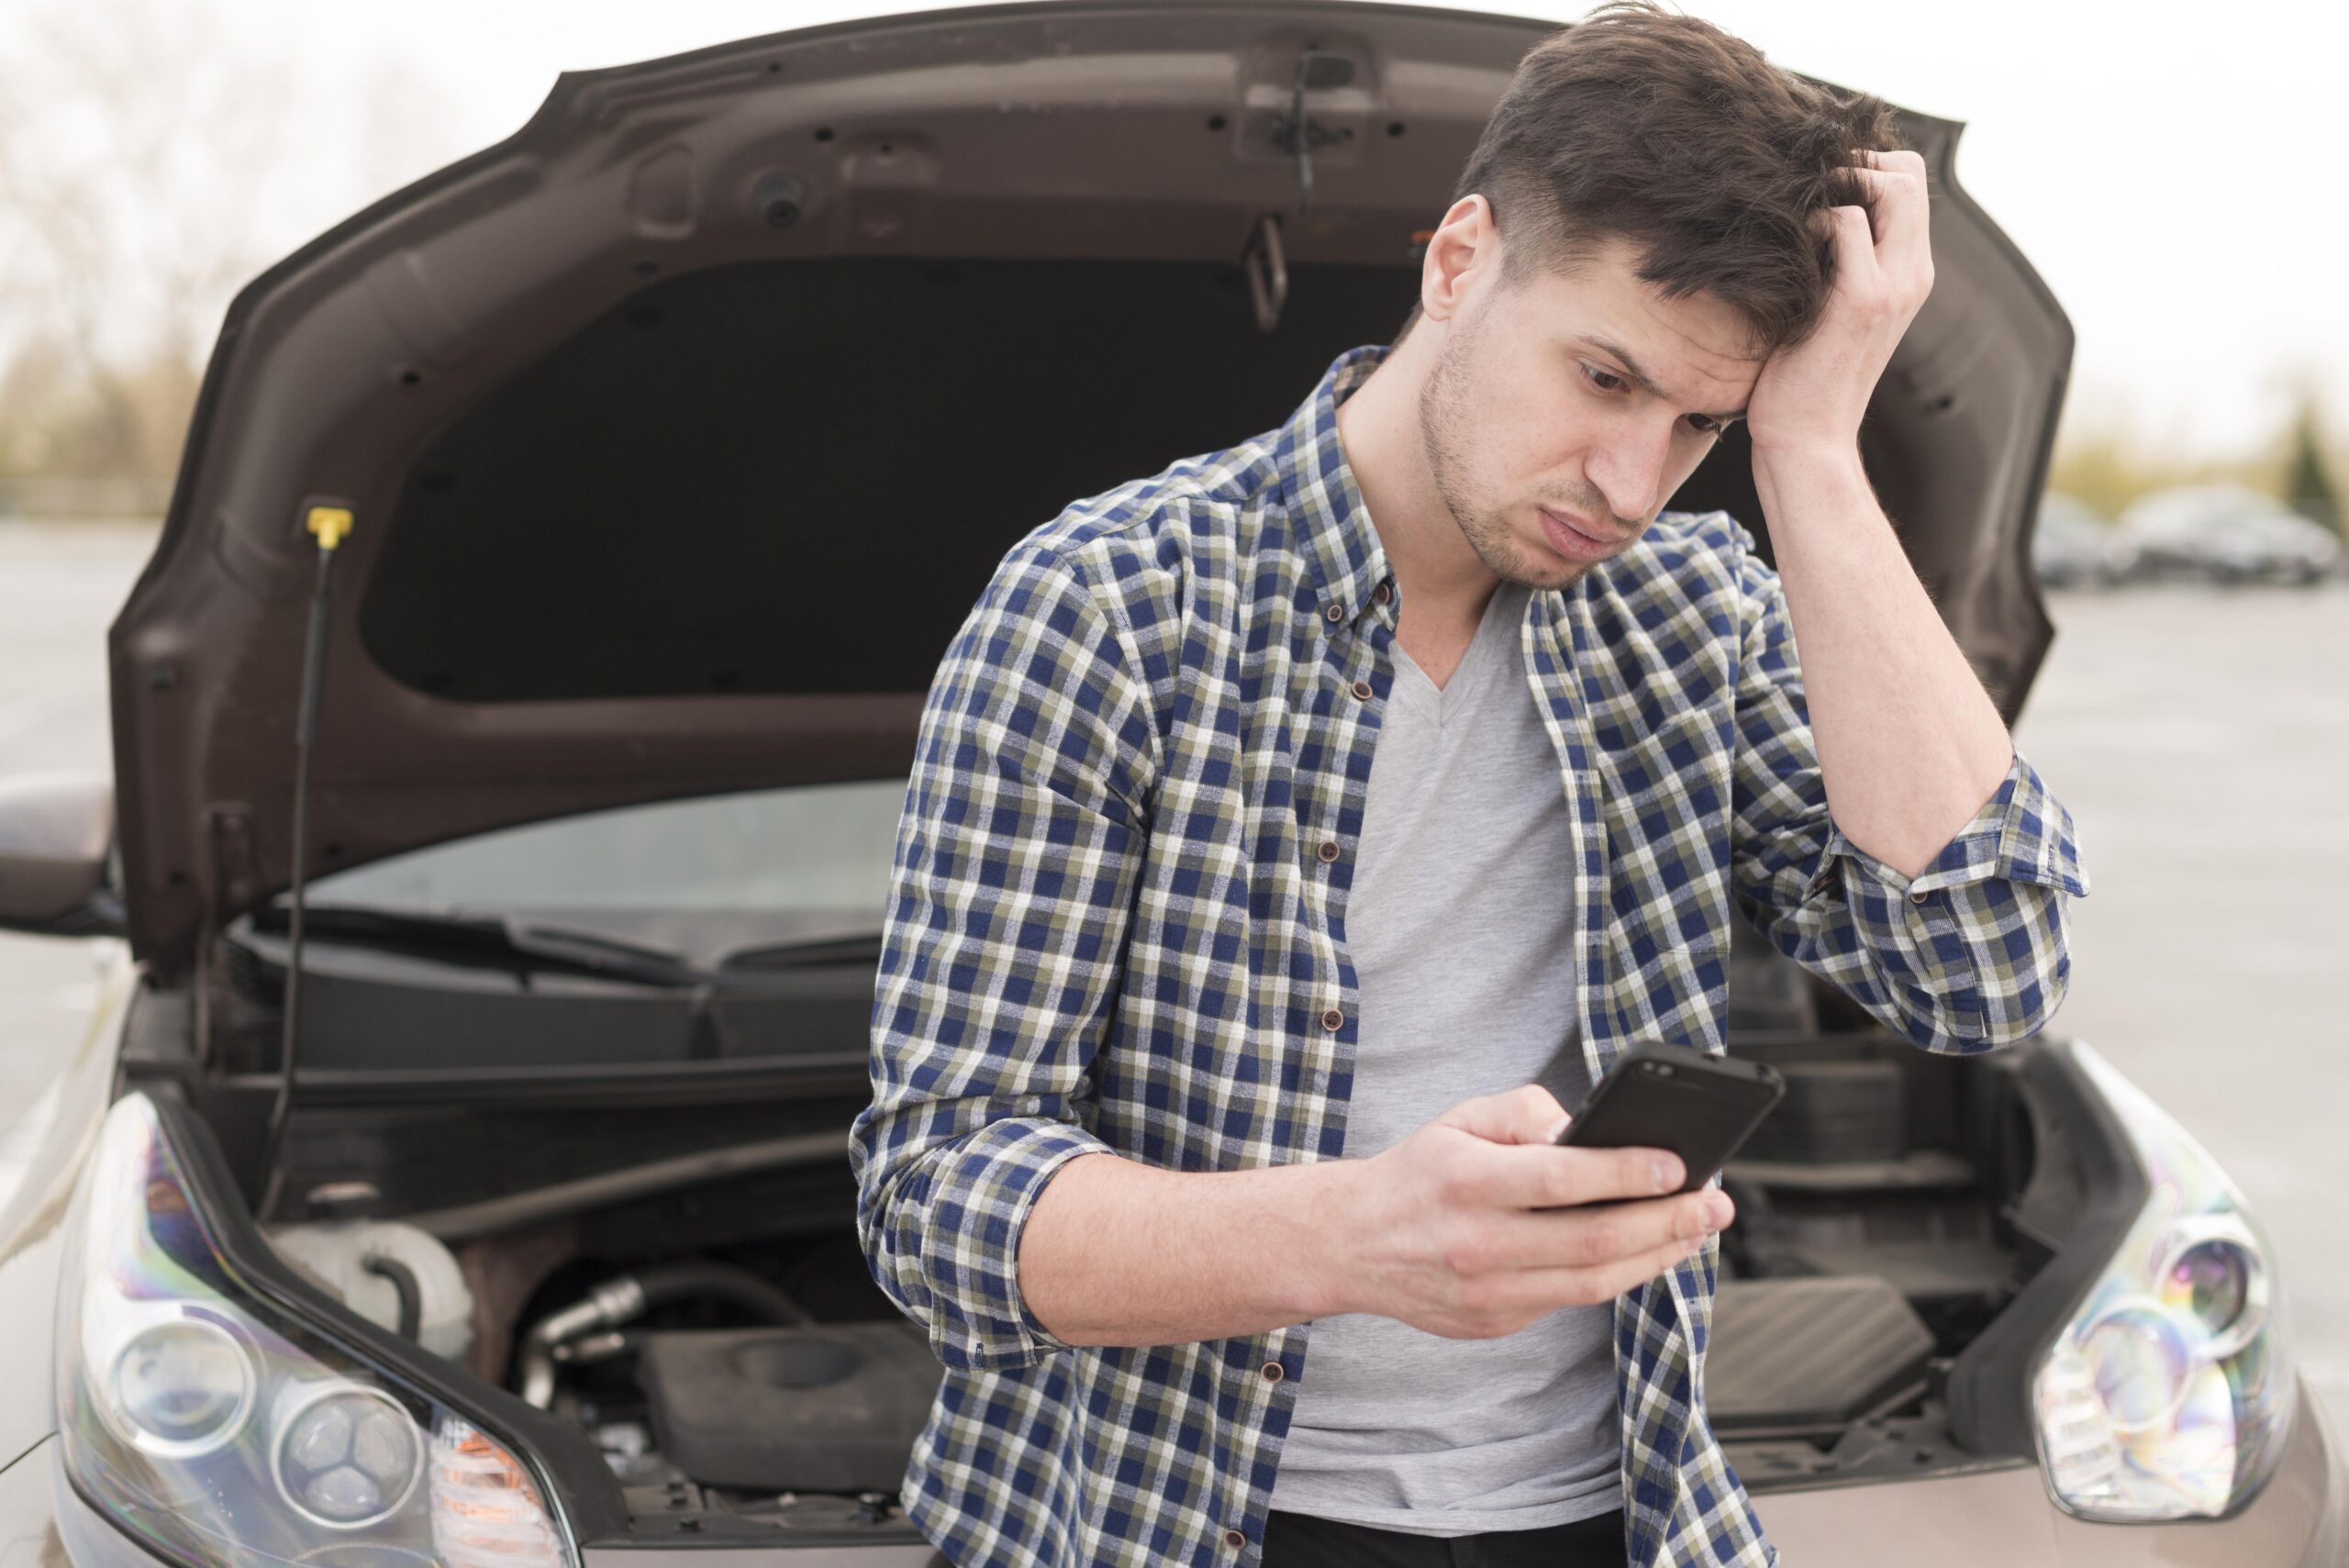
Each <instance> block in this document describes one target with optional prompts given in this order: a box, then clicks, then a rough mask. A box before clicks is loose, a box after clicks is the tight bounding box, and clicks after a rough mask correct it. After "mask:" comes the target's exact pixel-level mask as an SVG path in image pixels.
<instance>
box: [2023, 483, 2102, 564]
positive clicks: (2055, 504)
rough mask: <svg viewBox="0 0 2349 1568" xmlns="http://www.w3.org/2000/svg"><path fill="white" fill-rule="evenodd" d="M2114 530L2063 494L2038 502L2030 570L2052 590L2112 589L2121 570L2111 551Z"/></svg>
mask: <svg viewBox="0 0 2349 1568" xmlns="http://www.w3.org/2000/svg"><path fill="white" fill-rule="evenodd" d="M2111 534H2112V530H2111V528H2110V525H2109V524H2107V523H2106V522H2105V520H2104V519H2103V518H2102V517H2099V516H2097V514H2096V513H2095V512H2094V511H2092V510H2090V509H2089V508H2088V506H2087V505H2086V504H2085V503H2084V502H2080V501H2076V500H2074V499H2073V498H2072V497H2071V496H2069V495H2065V494H2064V493H2063V492H2062V491H2060V490H2050V491H2048V492H2047V493H2046V494H2045V495H2043V496H2041V497H2040V500H2039V520H2038V523H2037V524H2036V526H2035V527H2034V528H2032V535H2031V569H2032V573H2033V574H2035V575H2036V576H2037V577H2038V579H2039V581H2040V583H2041V584H2043V586H2046V587H2050V588H2076V587H2110V585H2111V584H2114V583H2117V582H2119V581H2120V580H2121V575H2122V568H2121V566H2120V565H2119V564H2118V563H2117V562H2116V560H2115V556H2114V552H2113V550H2112V548H2111Z"/></svg>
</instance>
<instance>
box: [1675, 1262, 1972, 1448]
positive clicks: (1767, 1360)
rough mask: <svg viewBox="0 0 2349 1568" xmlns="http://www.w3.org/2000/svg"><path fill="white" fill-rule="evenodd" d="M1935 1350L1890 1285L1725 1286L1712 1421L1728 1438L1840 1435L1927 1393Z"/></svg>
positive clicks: (1708, 1384) (1718, 1317) (1713, 1362)
mask: <svg viewBox="0 0 2349 1568" xmlns="http://www.w3.org/2000/svg"><path fill="white" fill-rule="evenodd" d="M1932 1352H1933V1334H1932V1329H1928V1328H1927V1327H1926V1326H1925V1322H1924V1319H1923V1318H1920V1317H1918V1316H1917V1313H1916V1310H1915V1308H1913V1307H1910V1306H1909V1302H1908V1299H1907V1298H1906V1297H1904V1296H1902V1295H1901V1294H1900V1293H1899V1292H1898V1290H1895V1289H1894V1288H1893V1287H1892V1286H1891V1284H1888V1283H1887V1282H1886V1281H1884V1280H1881V1279H1874V1278H1868V1277H1864V1276H1849V1277H1842V1278H1821V1279H1777V1280H1770V1279H1765V1280H1724V1281H1722V1282H1721V1285H1720V1292H1719V1294H1718V1295H1717V1296H1715V1297H1714V1305H1713V1332H1712V1341H1711V1343H1710V1345H1709V1347H1708V1349H1707V1350H1706V1352H1705V1372H1706V1378H1705V1408H1706V1413H1707V1418H1708V1419H1709V1420H1710V1421H1711V1423H1712V1427H1713V1430H1714V1431H1715V1432H1716V1433H1718V1434H1720V1436H1721V1437H1722V1438H1725V1439H1726V1438H1730V1437H1740V1438H1757V1437H1790V1436H1798V1435H1801V1434H1804V1433H1814V1432H1815V1433H1821V1434H1828V1433H1840V1432H1841V1431H1842V1430H1843V1429H1844V1428H1846V1427H1848V1426H1850V1425H1851V1424H1852V1423H1853V1422H1854V1421H1855V1420H1859V1419H1861V1418H1864V1417H1866V1416H1870V1415H1874V1414H1876V1413H1877V1412H1879V1411H1881V1410H1883V1409H1885V1408H1887V1406H1888V1405H1889V1404H1890V1403H1891V1402H1893V1401H1895V1400H1898V1399H1902V1398H1904V1397H1907V1396H1914V1395H1917V1394H1921V1393H1923V1392H1924V1391H1925V1388H1926V1385H1927V1382H1928V1378H1927V1371H1926V1362H1927V1361H1928V1359H1929V1358H1930V1357H1931V1356H1932Z"/></svg>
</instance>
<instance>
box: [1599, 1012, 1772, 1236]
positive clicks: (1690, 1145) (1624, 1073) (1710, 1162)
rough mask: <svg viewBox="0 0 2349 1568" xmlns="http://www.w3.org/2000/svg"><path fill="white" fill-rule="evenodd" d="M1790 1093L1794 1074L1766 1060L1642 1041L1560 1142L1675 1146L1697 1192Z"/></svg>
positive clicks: (1687, 1183) (1684, 1188) (1684, 1186)
mask: <svg viewBox="0 0 2349 1568" xmlns="http://www.w3.org/2000/svg"><path fill="white" fill-rule="evenodd" d="M1786 1092H1787V1081H1786V1079H1785V1078H1784V1077H1783V1076H1781V1075H1780V1073H1778V1071H1777V1069H1776V1068H1774V1067H1772V1066H1771V1065H1770V1064H1769V1063H1767V1062H1743V1061H1740V1060H1738V1059H1736V1058H1734V1057H1728V1056H1708V1055H1706V1054H1705V1053H1704V1052H1703V1051H1698V1050H1695V1049H1693V1048H1691V1047H1689V1046H1685V1045H1656V1044H1646V1043H1642V1044H1639V1045H1634V1046H1632V1047H1631V1049H1629V1050H1628V1051H1624V1053H1623V1054H1622V1055H1621V1056H1620V1057H1618V1058H1617V1059H1616V1061H1615V1065H1614V1066H1612V1067H1610V1068H1609V1069H1608V1070H1607V1076H1606V1077H1604V1078H1602V1079H1600V1080H1599V1082H1598V1086H1597V1087H1596V1088H1594V1089H1593V1090H1591V1092H1590V1094H1589V1095H1586V1097H1585V1098H1584V1100H1583V1103H1582V1105H1581V1106H1579V1107H1577V1108H1575V1110H1574V1119H1573V1120H1572V1121H1570V1122H1568V1123H1567V1124H1566V1130H1565V1132H1564V1135H1563V1136H1561V1137H1560V1138H1559V1140H1558V1141H1559V1143H1561V1144H1564V1145H1572V1146H1575V1147H1576V1148H1590V1149H1669V1150H1671V1151H1673V1152H1674V1153H1675V1154H1677V1155H1679V1156H1680V1162H1681V1163H1682V1164H1683V1165H1685V1166H1687V1176H1686V1178H1685V1179H1684V1180H1683V1181H1682V1182H1681V1184H1680V1185H1679V1187H1678V1188H1677V1189H1676V1190H1677V1191H1680V1192H1684V1193H1692V1192H1695V1191H1696V1190H1697V1189H1698V1188H1699V1187H1701V1186H1703V1185H1704V1184H1706V1183H1707V1182H1709V1181H1710V1180H1712V1177H1713V1173H1714V1172H1716V1171H1718V1170H1720V1168H1721V1167H1722V1166H1723V1165H1725V1164H1727V1163H1728V1162H1729V1158H1730V1156H1731V1155H1732V1154H1734V1153H1736V1152H1737V1151H1738V1147H1739V1145H1741V1144H1742V1143H1743V1142H1744V1141H1745V1140H1747V1139H1748V1138H1750V1137H1752V1136H1753V1129H1755V1128H1757V1127H1759V1126H1761V1125H1762V1118H1764V1117H1765V1116H1768V1115H1769V1114H1770V1108H1771V1107H1772V1106H1776V1104H1777V1103H1778V1100H1779V1098H1780V1097H1781V1096H1782V1095H1785V1094H1786ZM1652 1196H1656V1197H1662V1196H1664V1194H1662V1193H1657V1194H1653V1195H1652ZM1640 1201H1642V1199H1640V1198H1608V1199H1605V1200H1603V1202H1604V1203H1609V1204H1613V1203H1636V1202H1640ZM1589 1207H1598V1205H1592V1206H1589Z"/></svg>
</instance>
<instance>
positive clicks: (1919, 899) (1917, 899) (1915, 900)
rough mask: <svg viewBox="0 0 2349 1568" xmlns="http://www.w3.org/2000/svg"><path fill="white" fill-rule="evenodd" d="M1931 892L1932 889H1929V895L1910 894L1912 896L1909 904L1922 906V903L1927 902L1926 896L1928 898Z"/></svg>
mask: <svg viewBox="0 0 2349 1568" xmlns="http://www.w3.org/2000/svg"><path fill="white" fill-rule="evenodd" d="M1930 891H1931V890H1930V889H1928V890H1927V893H1912V894H1910V895H1909V903H1911V904H1922V903H1923V902H1924V901H1925V899H1926V896H1927V894H1928V893H1930Z"/></svg>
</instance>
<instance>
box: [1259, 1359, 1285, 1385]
mask: <svg viewBox="0 0 2349 1568" xmlns="http://www.w3.org/2000/svg"><path fill="white" fill-rule="evenodd" d="M1287 1375H1288V1369H1287V1368H1286V1367H1285V1366H1283V1365H1281V1363H1280V1362H1265V1363H1264V1381H1265V1382H1266V1383H1278V1382H1279V1381H1280V1380H1281V1379H1282V1378H1284V1377H1286V1376H1287Z"/></svg>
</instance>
